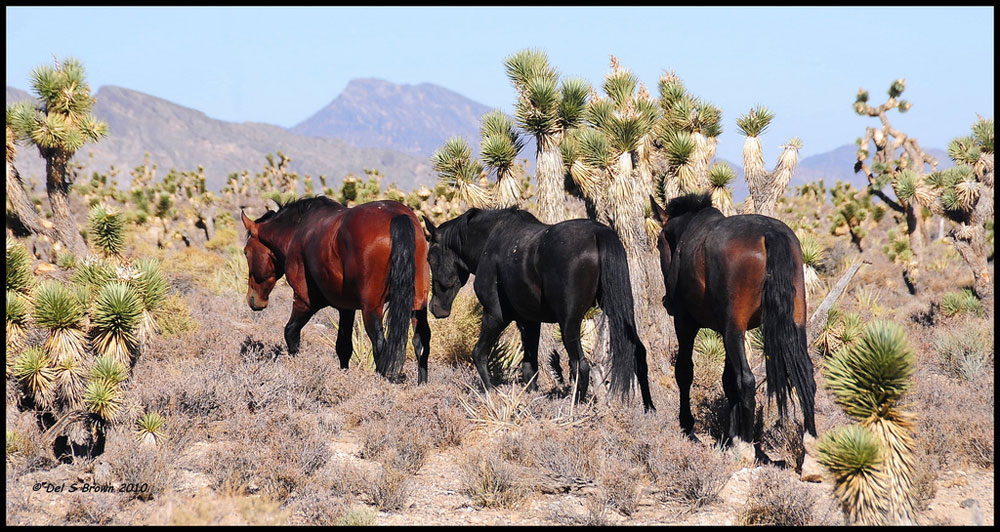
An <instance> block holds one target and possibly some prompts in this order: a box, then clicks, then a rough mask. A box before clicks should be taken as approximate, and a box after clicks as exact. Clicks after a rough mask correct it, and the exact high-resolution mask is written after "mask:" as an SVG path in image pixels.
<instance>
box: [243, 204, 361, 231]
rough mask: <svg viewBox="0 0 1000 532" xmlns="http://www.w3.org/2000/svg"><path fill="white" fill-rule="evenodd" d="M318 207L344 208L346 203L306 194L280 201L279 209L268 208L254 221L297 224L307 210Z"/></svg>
mask: <svg viewBox="0 0 1000 532" xmlns="http://www.w3.org/2000/svg"><path fill="white" fill-rule="evenodd" d="M275 203H277V201H275ZM317 207H332V208H340V209H342V208H344V205H343V204H341V203H340V202H338V201H336V200H334V199H332V198H329V197H327V196H312V197H309V196H304V197H301V198H297V199H294V200H292V201H289V202H287V203H284V204H282V203H278V210H277V211H272V210H268V211H267V212H265V213H264V214H263V215H261V217H260V218H257V219H256V220H254V223H261V222H267V221H280V222H283V223H292V224H295V223H298V222H299V221H300V220H301V219H302V217H303V216H304V215H305V214H306V213H307V212H309V211H310V210H313V209H315V208H317ZM247 236H249V231H248V232H247Z"/></svg>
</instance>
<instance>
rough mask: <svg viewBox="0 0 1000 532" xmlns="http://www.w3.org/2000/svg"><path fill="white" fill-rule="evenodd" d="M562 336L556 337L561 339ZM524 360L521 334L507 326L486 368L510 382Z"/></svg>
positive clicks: (494, 376)
mask: <svg viewBox="0 0 1000 532" xmlns="http://www.w3.org/2000/svg"><path fill="white" fill-rule="evenodd" d="M561 340H562V338H557V341H561ZM522 360H524V346H523V345H521V334H520V331H518V330H517V328H516V327H508V329H507V331H505V332H504V333H503V334H502V335H500V339H499V340H498V341H497V343H496V345H494V346H493V350H492V351H491V352H490V356H489V358H488V359H487V369H488V370H489V372H490V375H491V376H492V377H493V378H494V379H497V380H498V381H500V382H510V381H513V380H514V378H516V376H517V374H518V373H520V370H521V361H522Z"/></svg>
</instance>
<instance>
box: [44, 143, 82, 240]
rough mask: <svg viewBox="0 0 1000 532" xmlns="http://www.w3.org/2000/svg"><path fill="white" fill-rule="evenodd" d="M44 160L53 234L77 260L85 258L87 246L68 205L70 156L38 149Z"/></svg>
mask: <svg viewBox="0 0 1000 532" xmlns="http://www.w3.org/2000/svg"><path fill="white" fill-rule="evenodd" d="M39 151H41V152H42V157H43V158H45V175H46V187H45V188H46V190H47V191H48V193H49V204H50V205H51V206H52V221H53V225H54V227H53V234H54V236H55V238H56V240H58V241H59V242H61V243H62V245H63V246H66V249H67V250H69V251H71V252H72V253H73V254H74V255H76V256H77V257H78V258H85V257H86V256H87V244H86V243H85V242H84V241H83V237H82V236H80V231H79V229H77V226H76V223H75V222H74V221H73V215H72V212H71V210H70V205H69V187H70V184H71V183H69V181H68V180H67V179H66V174H67V170H66V167H67V166H68V164H69V158H70V156H69V155H67V154H66V153H65V152H61V151H55V150H44V149H40V150H39Z"/></svg>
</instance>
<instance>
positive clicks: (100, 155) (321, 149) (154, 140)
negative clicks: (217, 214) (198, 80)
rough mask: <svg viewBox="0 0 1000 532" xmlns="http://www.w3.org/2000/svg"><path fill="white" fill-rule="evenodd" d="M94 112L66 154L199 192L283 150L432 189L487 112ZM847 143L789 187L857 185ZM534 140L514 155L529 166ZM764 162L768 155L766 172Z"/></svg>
mask: <svg viewBox="0 0 1000 532" xmlns="http://www.w3.org/2000/svg"><path fill="white" fill-rule="evenodd" d="M95 98H96V100H97V102H96V104H95V106H94V115H95V116H96V117H97V118H98V119H99V120H103V121H105V122H107V124H108V129H109V133H108V136H107V137H106V138H104V139H102V140H101V141H100V142H98V143H91V144H87V145H85V146H84V147H83V148H82V149H81V150H80V151H79V152H78V153H77V155H76V157H75V160H76V161H77V162H78V163H81V164H83V165H84V166H85V169H84V172H85V175H86V174H87V173H89V172H93V171H99V172H107V171H108V170H109V169H110V167H111V165H114V166H115V168H117V169H119V170H121V172H120V173H119V175H118V181H119V183H121V184H122V185H126V184H127V183H128V182H129V181H130V179H131V178H130V176H129V175H128V171H129V170H130V169H131V168H133V167H136V166H139V165H141V164H142V162H143V157H144V154H145V153H147V152H148V153H149V156H150V161H151V162H153V163H155V164H156V165H157V167H158V169H159V170H158V172H159V173H158V175H160V176H162V175H164V174H165V173H166V170H167V169H170V168H175V169H177V170H194V169H196V168H197V167H198V166H199V165H201V166H202V167H203V168H204V170H205V175H206V179H207V184H208V186H209V188H212V189H215V190H218V189H221V188H222V186H223V185H224V184H225V181H226V177H227V176H228V175H229V174H231V173H233V172H240V171H243V170H248V171H250V172H251V173H254V172H258V171H260V170H261V169H262V168H263V167H264V165H265V156H266V155H267V154H268V153H275V154H276V153H277V152H278V151H281V152H283V153H284V154H285V155H287V156H288V157H290V158H291V162H290V164H289V167H290V169H291V170H292V171H294V172H298V173H299V174H303V175H304V174H306V173H308V174H310V175H312V176H314V177H315V176H319V175H321V174H325V175H326V176H327V177H328V178H329V179H328V184H331V185H332V186H339V183H340V182H341V180H342V179H343V178H344V177H345V176H347V175H348V174H354V175H358V176H360V175H363V173H364V170H365V169H366V168H377V169H378V170H380V171H381V172H382V173H383V174H385V176H386V177H385V178H384V179H383V182H384V184H388V183H391V182H395V183H396V184H397V185H398V186H399V187H400V188H402V189H403V190H411V189H413V188H415V187H416V186H417V185H420V184H424V185H429V186H430V185H433V184H434V182H435V181H436V175H435V173H434V171H433V169H432V168H431V163H430V155H431V154H432V153H433V151H434V150H435V149H437V148H438V147H439V146H441V145H442V144H443V143H444V141H445V140H446V139H447V138H449V137H452V136H456V135H458V136H462V137H463V138H465V139H466V140H467V141H468V142H469V143H470V144H471V145H472V146H478V143H479V142H478V141H479V118H480V117H481V116H482V115H483V114H484V113H487V112H489V111H490V110H491V109H492V108H491V107H489V106H486V105H484V104H481V103H478V102H475V101H473V100H470V99H469V98H466V97H464V96H462V95H460V94H458V93H456V92H453V91H450V90H448V89H445V88H443V87H440V86H437V85H433V84H431V83H421V84H418V85H405V84H395V83H390V82H388V81H383V80H378V79H371V78H368V79H357V80H353V81H351V82H350V83H348V85H347V87H346V88H345V89H344V91H343V92H342V93H341V94H340V95H338V96H337V97H336V98H335V99H334V100H333V101H332V102H331V103H330V104H329V105H327V106H326V107H324V108H322V109H320V110H319V111H317V112H316V113H315V114H313V115H312V116H310V117H309V118H307V119H306V120H303V121H302V122H300V123H299V124H296V125H295V126H293V127H291V128H287V129H286V128H283V127H280V126H275V125H270V124H262V123H255V122H242V123H236V122H226V121H222V120H216V119H213V118H210V117H208V116H206V115H205V114H204V113H203V112H201V111H197V110H194V109H190V108H187V107H184V106H181V105H177V104H175V103H172V102H169V101H167V100H164V99H162V98H157V97H155V96H151V95H148V94H144V93H141V92H138V91H134V90H130V89H126V88H122V87H115V86H103V87H101V88H100V89H99V90H98V91H97V93H96V94H95ZM31 99H32V96H31V95H30V94H28V93H27V92H25V91H23V90H20V89H17V88H14V87H11V86H7V103H8V104H10V103H13V102H15V101H19V100H31ZM856 150H857V148H856V147H855V146H854V145H853V144H847V145H844V146H841V147H839V148H836V149H834V150H831V151H829V152H825V153H821V154H818V155H813V156H810V157H805V158H802V159H801V160H800V161H799V164H798V166H797V168H796V171H795V173H794V175H793V176H792V180H791V183H789V188H790V189H793V188H794V187H795V186H799V185H802V184H804V183H808V182H811V181H815V180H818V179H823V181H824V182H825V183H826V185H827V186H831V185H832V184H833V183H834V182H835V181H837V180H841V181H845V182H850V183H852V184H854V186H855V187H859V188H860V187H863V186H865V185H866V184H867V183H866V181H865V179H864V177H863V176H861V175H860V174H855V173H854V172H853V165H854V161H855V153H856ZM927 152H928V153H929V154H931V155H933V156H934V157H936V158H937V160H938V163H939V169H944V168H947V167H949V166H951V165H952V163H951V161H950V159H948V157H947V153H946V152H945V151H944V150H940V149H936V148H930V149H927ZM534 155H535V147H534V142H528V143H527V145H526V146H525V148H524V150H523V151H522V152H521V155H520V157H522V158H525V159H527V160H528V164H529V168H530V167H532V166H533V163H534V158H535V157H534ZM728 162H729V163H730V165H731V166H732V167H733V169H734V170H735V171H736V174H737V179H736V181H735V182H734V183H733V185H732V187H733V199H734V200H735V201H737V202H739V201H742V200H743V199H744V198H745V197H746V196H747V188H746V182H745V180H744V179H743V173H742V165H741V164H736V163H734V162H732V161H728ZM15 164H16V165H17V168H18V171H19V172H20V173H21V175H22V176H24V177H25V178H26V179H28V178H34V179H35V180H36V182H38V183H39V184H41V183H44V177H45V163H44V161H43V160H42V159H41V157H39V155H38V153H37V150H35V149H33V148H27V147H22V148H21V149H19V151H18V155H17V159H16V161H15ZM773 164H774V161H768V162H767V165H768V168H770V167H772V166H773Z"/></svg>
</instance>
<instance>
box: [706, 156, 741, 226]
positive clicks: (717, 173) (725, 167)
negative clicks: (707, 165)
mask: <svg viewBox="0 0 1000 532" xmlns="http://www.w3.org/2000/svg"><path fill="white" fill-rule="evenodd" d="M735 179H736V173H735V172H733V169H732V167H731V166H729V163H726V162H722V161H720V162H717V163H715V164H714V165H712V169H711V170H709V171H708V185H709V187H710V190H711V191H712V204H713V205H715V208H716V209H719V210H720V211H722V214H725V215H726V216H731V215H733V214H736V209H735V208H733V191H732V190H730V189H729V185H730V184H731V183H732V182H733V180H735Z"/></svg>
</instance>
